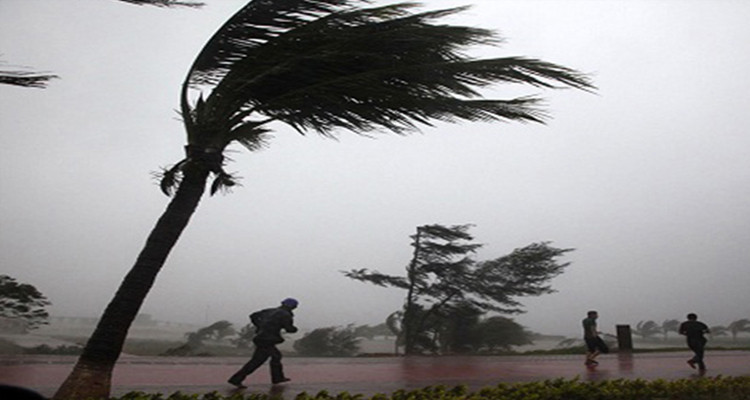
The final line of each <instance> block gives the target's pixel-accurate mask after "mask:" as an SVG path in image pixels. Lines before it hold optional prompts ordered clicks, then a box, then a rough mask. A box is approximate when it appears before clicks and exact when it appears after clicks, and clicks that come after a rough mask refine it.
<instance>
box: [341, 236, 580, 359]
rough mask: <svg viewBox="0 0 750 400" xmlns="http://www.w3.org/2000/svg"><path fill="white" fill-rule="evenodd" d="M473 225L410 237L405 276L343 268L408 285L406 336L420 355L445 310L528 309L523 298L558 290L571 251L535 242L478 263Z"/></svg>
mask: <svg viewBox="0 0 750 400" xmlns="http://www.w3.org/2000/svg"><path fill="white" fill-rule="evenodd" d="M470 227H471V225H454V226H442V225H424V226H420V227H417V232H416V234H414V235H412V236H411V239H412V244H411V245H412V247H413V248H414V251H413V255H412V259H411V261H410V262H409V264H408V265H407V267H406V276H393V275H385V274H381V273H379V272H377V271H369V270H367V269H359V270H351V271H344V272H343V273H344V275H346V276H347V277H348V278H351V279H355V280H359V281H363V282H369V283H372V284H375V285H379V286H386V287H387V286H391V287H397V288H400V289H404V290H405V291H406V299H405V302H404V310H403V321H402V323H401V326H402V334H403V337H404V341H405V348H404V351H405V353H406V354H413V353H417V352H418V349H417V347H418V346H417V341H420V340H423V336H424V332H425V331H427V330H428V324H430V323H434V322H435V320H436V319H435V317H436V316H439V315H440V313H441V312H443V311H444V310H446V309H449V308H451V307H457V306H458V305H459V304H463V303H466V304H470V305H471V306H473V307H475V308H477V309H478V310H481V311H482V312H487V311H496V312H501V313H520V312H523V310H522V308H521V303H519V302H518V300H516V298H517V297H520V296H538V295H541V294H545V293H551V292H553V290H552V288H551V287H550V286H549V285H548V282H549V280H550V279H552V278H553V277H555V276H557V275H559V274H561V273H562V272H563V270H564V269H565V267H566V266H567V265H568V263H559V262H558V261H557V258H558V257H560V256H562V255H564V254H565V253H567V252H569V251H572V249H558V248H554V247H551V246H549V244H548V243H546V242H545V243H534V244H531V245H529V246H526V247H524V248H520V249H515V250H514V251H513V252H512V253H511V254H508V255H506V256H503V257H499V258H497V259H494V260H488V261H482V262H476V261H474V260H473V259H472V258H471V255H472V254H473V253H474V252H475V251H476V250H477V249H478V248H479V247H481V245H480V244H477V243H474V242H473V240H474V238H473V237H472V236H471V235H470V234H469V233H468V230H469V228H470Z"/></svg>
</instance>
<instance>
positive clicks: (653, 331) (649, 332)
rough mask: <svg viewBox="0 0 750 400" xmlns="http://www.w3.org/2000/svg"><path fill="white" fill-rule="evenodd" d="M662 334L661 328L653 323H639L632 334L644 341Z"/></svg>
mask: <svg viewBox="0 0 750 400" xmlns="http://www.w3.org/2000/svg"><path fill="white" fill-rule="evenodd" d="M661 332H662V330H661V327H659V324H657V323H656V322H654V321H651V320H649V321H639V322H638V324H637V325H636V327H635V329H634V333H635V334H636V335H639V336H640V337H642V338H644V339H646V338H649V337H651V336H656V335H658V334H660V333H661Z"/></svg>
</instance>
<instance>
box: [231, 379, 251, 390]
mask: <svg viewBox="0 0 750 400" xmlns="http://www.w3.org/2000/svg"><path fill="white" fill-rule="evenodd" d="M227 382H228V383H229V384H230V385H234V386H236V387H237V388H239V389H244V388H246V387H247V386H245V385H243V384H242V382H237V381H233V380H231V379H230V380H228V381H227Z"/></svg>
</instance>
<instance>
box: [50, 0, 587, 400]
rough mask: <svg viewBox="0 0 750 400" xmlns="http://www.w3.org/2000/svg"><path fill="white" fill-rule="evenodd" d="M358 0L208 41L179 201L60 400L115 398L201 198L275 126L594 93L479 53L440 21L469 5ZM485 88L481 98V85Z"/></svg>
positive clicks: (412, 121) (528, 118)
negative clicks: (138, 323)
mask: <svg viewBox="0 0 750 400" xmlns="http://www.w3.org/2000/svg"><path fill="white" fill-rule="evenodd" d="M369 4H371V3H370V2H369V1H364V0H362V1H359V0H283V1H281V0H279V1H268V0H252V1H249V2H248V3H247V4H246V5H245V6H244V7H242V8H241V9H240V10H239V11H238V12H237V13H235V14H234V15H233V16H232V17H230V18H229V19H228V20H227V21H226V22H225V23H224V24H223V25H222V26H221V27H220V28H219V30H218V31H217V32H216V33H215V34H214V35H213V36H212V37H211V38H210V39H209V41H208V43H207V44H206V45H205V46H204V47H203V48H202V49H201V51H200V53H199V54H198V56H197V57H196V59H195V61H194V62H193V64H192V66H191V67H190V68H189V69H188V71H187V74H186V77H185V79H184V81H183V83H182V86H181V88H180V117H181V118H180V119H181V120H182V121H183V123H184V125H185V131H186V141H187V143H186V145H185V146H184V150H185V156H184V158H183V159H182V160H180V161H179V162H177V163H176V164H174V165H173V166H172V167H170V168H166V169H164V171H163V173H162V176H161V178H162V179H161V182H160V183H161V185H160V186H161V189H162V191H163V192H164V193H165V194H167V195H168V196H173V197H172V199H171V200H170V202H169V204H168V205H167V207H166V209H165V211H164V213H163V214H162V215H161V216H160V217H159V220H158V221H157V223H156V225H155V226H154V228H153V229H152V231H151V232H150V233H149V235H148V238H147V240H146V241H145V244H144V247H143V249H142V250H141V252H140V253H139V255H138V257H137V258H136V260H135V262H134V264H133V266H132V268H131V269H130V270H129V271H128V273H127V274H126V276H125V278H124V279H123V281H122V282H121V284H120V286H119V288H118V290H117V291H116V293H115V295H114V296H113V298H112V300H111V301H110V302H109V304H108V305H107V307H106V308H105V310H104V312H103V314H102V317H101V318H100V320H99V323H98V325H97V327H96V329H95V330H94V332H93V333H92V335H91V337H90V338H89V340H88V342H87V344H86V346H85V348H84V351H83V353H82V354H81V356H80V357H79V359H78V361H77V362H76V364H75V365H74V367H73V368H72V371H71V373H70V375H68V377H67V378H66V379H65V381H64V382H63V384H62V385H61V387H60V388H59V389H58V390H57V392H56V393H55V395H54V398H55V399H56V400H62V399H70V398H96V399H103V398H107V397H109V394H110V389H111V376H112V371H113V369H114V366H115V364H116V362H117V359H118V358H119V356H120V353H121V351H122V346H123V344H124V342H125V338H126V336H127V332H128V329H129V328H130V326H131V324H132V322H133V318H135V316H136V315H137V313H138V311H139V309H140V307H141V305H142V304H143V302H144V301H145V299H146V296H147V295H148V293H149V291H150V290H151V288H152V286H153V283H154V282H155V279H156V277H157V275H158V274H159V272H160V271H161V268H162V267H163V266H164V264H165V262H166V260H167V257H168V256H169V254H170V252H171V250H172V249H173V247H174V246H175V245H176V243H177V241H178V240H179V237H180V235H181V233H182V232H183V231H184V230H185V228H186V227H187V226H188V224H189V222H190V218H191V217H192V215H193V214H194V212H195V211H196V209H197V208H198V205H199V203H200V201H201V199H202V198H203V196H204V194H205V193H206V191H207V190H206V189H207V185H208V182H211V184H210V185H209V186H210V191H209V192H210V193H212V194H213V193H216V192H218V191H221V190H227V189H231V188H232V187H233V186H235V185H236V182H237V181H236V178H235V177H233V176H232V175H231V174H229V173H227V172H226V171H225V170H224V167H225V165H226V162H227V160H226V159H225V157H224V154H225V153H226V151H227V150H228V148H229V147H230V145H232V144H239V145H243V146H244V147H246V148H247V149H248V150H249V151H255V150H258V149H261V148H263V147H264V146H265V145H267V143H268V141H269V135H268V134H269V132H270V131H271V129H272V127H273V124H277V123H283V124H286V125H288V126H291V127H292V128H294V129H295V130H297V131H298V132H299V133H300V134H305V133H309V132H314V133H318V134H321V135H323V136H329V137H331V136H335V134H336V133H337V132H340V131H343V130H348V131H351V132H354V133H355V134H362V135H367V134H371V133H372V132H374V131H390V132H393V133H397V134H405V133H409V132H415V131H417V130H418V127H419V126H423V125H430V124H431V123H432V122H435V121H443V122H458V121H524V122H538V123H543V122H544V121H545V120H546V119H547V115H546V113H545V112H544V110H543V109H542V108H541V107H540V106H541V105H540V100H541V99H540V98H539V97H537V96H519V97H512V98H509V99H485V98H483V97H482V92H483V90H482V89H484V88H487V87H489V86H491V85H493V84H495V83H512V84H516V85H515V86H514V89H515V88H516V87H518V86H519V85H520V86H527V85H530V86H532V87H536V88H551V89H557V88H566V87H567V88H571V87H572V88H576V89H583V90H592V89H593V85H592V84H591V82H590V80H589V79H588V77H587V76H585V75H583V74H581V73H579V72H578V71H575V70H573V69H570V68H567V67H564V66H560V65H556V64H553V63H549V62H545V61H541V60H536V59H530V58H526V57H503V58H491V59H477V58H473V57H470V56H469V55H468V50H470V49H472V48H475V47H477V46H480V45H492V44H497V43H498V40H497V37H496V35H495V33H494V32H492V31H490V30H486V29H480V28H476V27H471V26H470V27H467V26H454V25H450V24H447V23H436V21H437V20H440V19H442V18H444V17H449V16H452V15H454V14H456V13H458V12H460V11H462V10H464V9H465V8H452V9H447V10H436V11H425V12H414V11H415V9H416V7H418V4H415V3H408V2H407V3H396V4H386V5H383V6H369ZM485 93H486V92H485Z"/></svg>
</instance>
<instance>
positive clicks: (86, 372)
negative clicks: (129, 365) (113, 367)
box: [52, 364, 112, 400]
mask: <svg viewBox="0 0 750 400" xmlns="http://www.w3.org/2000/svg"><path fill="white" fill-rule="evenodd" d="M111 382H112V371H105V370H102V369H101V368H93V367H89V366H87V365H81V364H76V366H75V367H74V368H73V371H72V372H71V373H70V375H69V376H68V378H67V379H65V382H63V384H62V386H60V388H59V389H58V390H57V392H56V393H55V395H54V396H53V397H52V398H53V399H54V400H72V399H107V398H109V394H110V390H111Z"/></svg>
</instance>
